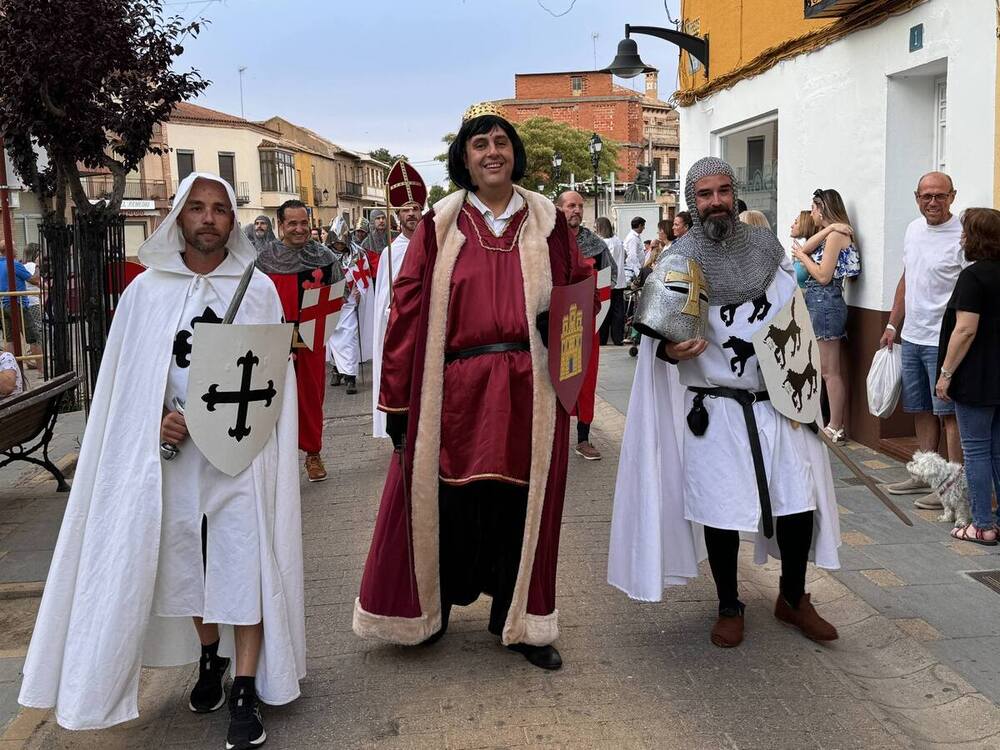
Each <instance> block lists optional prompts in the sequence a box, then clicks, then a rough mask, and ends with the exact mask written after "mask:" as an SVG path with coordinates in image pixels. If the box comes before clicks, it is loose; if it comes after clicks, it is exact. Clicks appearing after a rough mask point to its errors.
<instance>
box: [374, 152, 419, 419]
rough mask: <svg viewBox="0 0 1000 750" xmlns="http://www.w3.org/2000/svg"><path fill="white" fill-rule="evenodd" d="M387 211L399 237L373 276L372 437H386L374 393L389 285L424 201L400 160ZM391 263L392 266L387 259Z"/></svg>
mask: <svg viewBox="0 0 1000 750" xmlns="http://www.w3.org/2000/svg"><path fill="white" fill-rule="evenodd" d="M387 182H388V187H389V191H388V192H389V201H388V202H389V208H390V209H392V208H398V209H399V230H400V234H399V236H398V237H396V238H394V239H393V241H392V244H391V246H389V247H386V248H385V249H383V250H382V253H381V254H380V255H379V257H378V267H379V268H380V269H383V270H382V273H380V274H378V275H377V276H376V277H375V326H374V328H375V330H374V339H373V341H372V435H374V436H375V437H380V438H388V437H389V433H387V432H386V431H385V412H383V411H379V408H378V394H379V387H380V385H381V382H382V347H383V345H384V343H385V329H386V327H387V326H388V325H389V308H390V306H391V302H392V285H393V282H394V281H395V280H396V277H397V276H398V275H399V269H400V268H402V267H403V258H404V257H405V256H406V248H407V247H408V246H409V244H410V237H412V236H413V233H414V232H415V231H416V229H417V224H419V223H420V216H421V212H422V211H423V208H424V203H426V202H427V186H426V185H424V181H423V179H422V178H421V177H420V175H419V174H418V173H417V170H415V169H414V168H413V167H412V166H410V165H409V164H407V163H406V162H405V161H403V160H402V159H400V160H399V161H397V162H396V163H395V164H393V166H392V169H391V170H389V176H388V179H387ZM390 259H391V260H392V263H390V262H389V260H390Z"/></svg>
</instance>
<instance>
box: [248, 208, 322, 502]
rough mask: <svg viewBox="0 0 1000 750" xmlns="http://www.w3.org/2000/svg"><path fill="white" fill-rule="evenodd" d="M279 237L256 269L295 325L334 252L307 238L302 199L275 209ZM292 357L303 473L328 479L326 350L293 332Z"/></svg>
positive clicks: (262, 254) (313, 478) (262, 252)
mask: <svg viewBox="0 0 1000 750" xmlns="http://www.w3.org/2000/svg"><path fill="white" fill-rule="evenodd" d="M278 229H279V230H280V231H281V239H280V240H275V241H273V242H270V243H269V244H267V245H265V246H263V247H262V248H261V250H260V254H259V255H258V256H257V267H258V268H259V269H260V270H261V271H263V272H264V273H266V274H267V275H268V276H270V277H271V280H272V281H273V282H274V286H275V288H277V290H278V296H279V297H280V298H281V306H282V308H283V309H284V312H285V320H286V321H288V322H289V323H298V320H299V308H300V306H301V304H302V293H303V292H304V291H305V290H306V289H310V288H315V287H319V286H326V285H328V284H331V283H333V264H334V262H335V259H334V255H333V252H332V251H331V250H330V249H329V248H328V247H326V246H324V245H321V244H320V243H318V242H316V241H315V240H313V239H312V238H311V237H310V229H311V227H310V226H309V213H308V211H307V210H306V205H305V204H304V203H303V202H302V201H298V200H288V201H285V202H284V203H282V204H281V205H280V206H279V207H278ZM294 338H295V344H294V345H293V349H292V352H293V355H294V358H295V375H296V381H297V384H298V397H299V449H300V450H303V451H305V452H306V461H305V469H306V477H307V478H308V479H309V481H310V482H322V481H323V480H324V479H326V477H327V474H326V467H325V466H323V459H322V458H320V456H319V452H320V449H321V448H322V447H323V400H324V397H325V396H326V350H325V348H324V347H321V346H320V347H316V348H315V349H309V348H308V347H307V346H305V344H303V343H302V342H301V341H299V339H298V333H297V332H296V335H295V337H294Z"/></svg>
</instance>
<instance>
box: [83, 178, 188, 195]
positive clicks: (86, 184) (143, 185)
mask: <svg viewBox="0 0 1000 750" xmlns="http://www.w3.org/2000/svg"><path fill="white" fill-rule="evenodd" d="M81 182H82V183H83V191H84V193H86V194H87V197H88V198H90V199H91V200H97V201H99V200H107V199H110V198H111V195H112V193H113V192H114V189H115V180H114V177H112V176H111V175H109V174H108V175H91V176H89V177H83V178H81ZM124 197H125V200H140V201H154V200H167V199H168V198H169V197H170V196H169V195H168V194H167V183H166V182H165V181H164V180H125V196H124Z"/></svg>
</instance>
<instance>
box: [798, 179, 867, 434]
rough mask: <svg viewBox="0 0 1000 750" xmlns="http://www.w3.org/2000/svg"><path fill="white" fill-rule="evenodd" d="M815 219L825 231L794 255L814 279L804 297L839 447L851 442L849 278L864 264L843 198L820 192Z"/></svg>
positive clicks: (829, 425) (814, 204)
mask: <svg viewBox="0 0 1000 750" xmlns="http://www.w3.org/2000/svg"><path fill="white" fill-rule="evenodd" d="M811 216H812V220H813V223H814V224H815V225H816V227H817V229H818V230H819V231H817V232H816V234H814V235H813V236H812V237H810V238H809V239H808V240H807V241H806V242H805V243H799V242H797V241H793V242H792V255H793V256H794V257H795V260H797V261H799V262H800V263H801V264H802V265H803V266H804V267H805V270H806V272H807V273H808V274H809V278H807V279H806V282H805V285H804V288H803V292H804V295H805V299H806V307H808V308H809V317H810V319H811V320H812V325H813V330H814V331H815V332H816V340H817V341H818V342H819V356H820V369H821V372H822V377H823V384H824V385H825V386H826V397H827V401H828V402H829V405H830V421H829V422H828V423H827V425H826V427H824V428H823V429H824V431H825V432H826V434H827V435H829V437H830V439H831V440H832V441H833V442H835V443H840V442H843V441H844V439H845V435H844V412H845V411H846V403H847V378H846V376H845V375H844V372H843V368H842V367H841V361H840V356H841V339H844V338H847V333H846V328H847V303H846V302H845V301H844V279H846V278H852V277H854V276H857V275H858V274H859V273H861V259H860V257H859V255H858V251H857V248H856V247H855V244H854V239H853V236H854V230H853V229H852V228H851V221H850V219H849V218H848V216H847V209H846V208H845V207H844V201H843V199H841V197H840V193H838V192H837V191H836V190H822V189H820V190H817V191H816V192H814V193H813V199H812V211H811Z"/></svg>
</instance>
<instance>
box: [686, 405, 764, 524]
mask: <svg viewBox="0 0 1000 750" xmlns="http://www.w3.org/2000/svg"><path fill="white" fill-rule="evenodd" d="M688 390H690V391H692V392H693V393H694V394H695V397H694V404H692V406H691V412H690V413H689V414H688V426H689V427H690V428H691V431H692V432H693V433H694V434H695V435H704V434H705V430H706V429H708V413H707V412H706V411H705V407H704V405H703V403H702V402H703V401H704V400H705V397H706V396H708V397H711V398H731V399H733V401H736V402H737V403H738V404H739V405H740V406H742V407H743V419H744V421H745V422H746V425H747V436H748V437H749V438H750V455H751V456H752V457H753V468H754V473H755V474H756V475H757V496H758V498H759V499H760V515H761V522H762V524H763V527H764V536H765V537H767V538H768V539H770V538H771V537H772V536H774V516H773V514H772V513H771V493H770V492H769V491H768V489H767V472H766V471H765V469H764V453H763V451H762V450H761V447H760V435H759V434H758V433H757V419H756V418H755V417H754V415H753V405H754V404H755V403H756V402H758V401H770V400H771V397H770V396H769V395H768V393H767V391H756V392H754V391H741V390H739V389H736V388H694V387H691V388H688ZM699 429H700V432H699Z"/></svg>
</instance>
